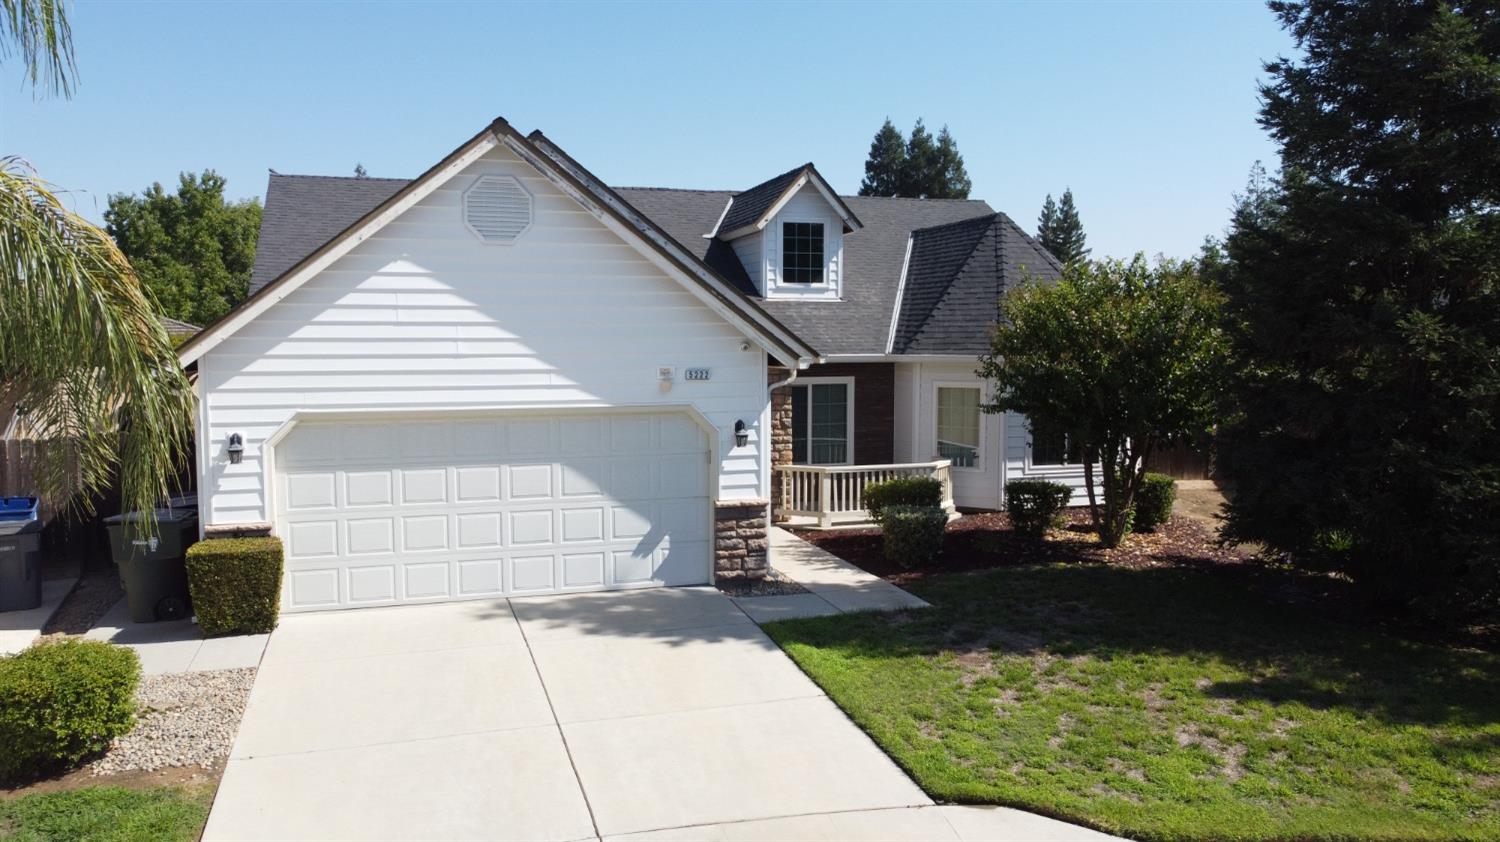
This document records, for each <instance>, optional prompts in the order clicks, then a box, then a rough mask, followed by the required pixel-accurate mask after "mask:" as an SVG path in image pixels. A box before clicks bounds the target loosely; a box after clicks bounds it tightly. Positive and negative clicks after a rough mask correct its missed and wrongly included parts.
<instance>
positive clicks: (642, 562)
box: [276, 413, 712, 611]
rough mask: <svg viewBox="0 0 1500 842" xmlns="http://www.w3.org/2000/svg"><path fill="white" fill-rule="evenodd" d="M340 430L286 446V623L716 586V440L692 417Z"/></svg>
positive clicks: (281, 451)
mask: <svg viewBox="0 0 1500 842" xmlns="http://www.w3.org/2000/svg"><path fill="white" fill-rule="evenodd" d="M335 426H337V425H332V424H317V425H308V426H306V427H304V428H299V429H298V430H294V431H293V433H292V434H291V435H290V436H288V437H287V439H286V441H284V442H283V444H282V445H278V446H277V459H276V463H277V473H278V475H279V476H278V478H277V479H278V481H277V485H276V488H277V489H278V491H279V492H280V494H279V497H278V501H277V503H278V512H277V524H278V526H277V530H278V533H279V534H281V535H283V536H285V537H286V540H287V549H288V564H287V567H288V570H287V585H286V594H285V597H284V608H285V609H286V610H291V611H295V610H309V609H315V608H330V607H339V606H350V607H353V606H367V605H386V604H398V603H402V602H431V601H441V600H447V599H464V598H480V597H485V596H495V595H506V594H530V593H556V592H562V591H579V590H598V589H601V588H612V587H645V586H650V585H655V584H701V583H704V582H706V581H707V580H708V578H709V558H710V549H711V545H710V542H709V540H708V539H709V538H710V536H711V532H712V530H711V527H710V524H709V517H710V514H711V512H710V505H709V501H708V488H709V482H708V472H709V465H708V458H707V447H708V438H707V435H706V434H704V433H703V431H702V430H701V429H700V428H699V427H698V426H697V425H696V424H695V423H694V422H692V421H691V420H689V419H687V418H686V417H685V416H678V415H672V414H666V415H652V414H634V415H616V414H610V413H600V414H598V415H593V416H571V415H570V416H559V417H553V418H541V417H535V418H505V419H498V420H490V419H482V418H480V419H475V418H468V419H461V420H454V421H433V420H430V419H428V420H422V421H418V422H396V421H384V422H377V421H361V422H359V423H356V424H351V425H349V426H350V429H349V431H348V434H347V435H342V434H341V435H330V434H329V433H328V429H329V428H330V427H335ZM304 435H305V436H306V438H304ZM309 441H311V442H318V443H320V445H321V446H322V447H324V448H328V447H331V448H332V449H331V450H330V449H319V448H314V447H311V446H308V445H307V444H306V442H309Z"/></svg>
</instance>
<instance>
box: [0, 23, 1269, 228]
mask: <svg viewBox="0 0 1500 842" xmlns="http://www.w3.org/2000/svg"><path fill="white" fill-rule="evenodd" d="M72 20H73V26H74V32H75V40H76V47H77V55H78V63H79V70H80V76H81V80H80V81H81V84H80V87H79V90H78V93H77V95H76V96H75V97H74V98H73V99H72V100H71V101H68V100H61V99H41V100H34V98H33V96H32V94H31V93H30V92H29V91H26V90H24V89H23V88H22V86H21V84H20V77H19V73H18V71H17V68H16V67H15V64H14V61H12V62H10V63H9V64H8V65H7V66H5V67H4V68H3V71H0V154H7V155H20V156H22V157H24V158H26V159H27V160H29V161H31V162H32V163H33V164H35V166H36V167H37V168H38V170H39V171H40V172H41V174H42V175H43V176H44V177H46V178H47V179H49V180H51V181H52V182H53V183H54V184H56V185H57V186H59V187H61V188H65V189H68V190H71V191H75V192H74V193H73V194H72V196H73V202H74V204H75V207H76V208H77V209H78V210H79V211H80V212H81V213H83V214H84V215H86V216H89V217H90V218H93V219H96V220H97V219H99V218H100V215H101V213H102V211H103V208H104V206H105V204H106V201H107V197H108V195H109V194H111V193H115V192H121V191H138V190H140V189H142V188H144V187H146V186H147V185H149V184H150V183H151V182H153V181H161V182H163V183H166V184H172V183H175V181H176V176H177V173H178V172H179V171H182V170H199V169H203V168H206V167H212V168H214V169H216V170H218V171H219V172H220V173H222V174H223V175H224V176H225V177H226V178H228V180H229V193H230V194H231V195H232V196H234V197H248V196H258V195H261V193H262V192H263V191H264V190H265V183H266V170H267V168H274V169H276V170H278V171H279V172H283V173H314V174H324V175H347V174H350V173H351V172H352V170H353V168H354V165H355V162H362V163H363V164H364V165H365V167H366V168H367V169H368V170H369V172H370V174H371V175H376V176H403V177H404V176H412V175H415V174H417V173H419V172H421V171H422V170H424V169H426V168H427V167H428V166H430V165H431V164H433V163H434V162H436V161H437V160H438V159H439V158H441V157H442V156H443V155H444V154H446V153H447V152H449V151H451V150H452V149H453V148H454V147H455V146H457V145H458V144H459V143H460V142H462V141H463V140H465V139H467V138H468V137H469V136H470V135H472V134H473V133H474V132H476V131H478V130H479V129H480V128H482V127H483V126H484V125H485V124H486V123H487V122H488V121H489V120H490V119H491V118H493V117H494V116H496V115H500V116H504V117H505V118H506V119H508V120H510V122H511V123H512V124H514V125H515V126H517V127H518V128H520V129H522V130H523V131H530V130H531V129H533V128H540V129H542V130H543V131H544V132H546V133H547V135H548V136H549V137H551V138H553V139H554V140H555V141H557V142H558V143H559V144H561V145H562V146H563V148H565V149H567V150H568V151H569V152H570V153H572V154H573V156H574V157H576V158H577V159H579V160H580V161H582V162H583V163H584V165H586V166H588V167H589V168H590V169H592V170H593V171H594V172H595V173H597V174H599V175H600V176H601V177H603V178H604V179H605V180H607V181H609V182H610V183H612V184H617V185H650V186H671V187H706V188H725V189H742V188H745V187H749V186H751V185H753V184H755V183H757V182H759V181H762V180H764V179H766V178H768V177H770V176H772V175H775V174H777V173H779V172H782V171H784V170H786V169H789V168H791V167H792V166H795V165H797V164H799V163H801V162H803V161H808V160H811V161H813V162H814V163H816V164H817V166H818V168H819V170H820V171H821V172H822V173H823V174H824V176H825V177H827V178H828V179H829V180H830V181H831V182H832V183H833V185H834V186H835V187H836V188H837V189H838V190H840V191H841V192H850V193H852V192H854V191H855V190H856V189H857V188H858V186H859V180H860V177H861V176H862V174H863V169H862V165H863V161H864V158H865V154H866V152H867V150H868V148H869V143H870V139H871V136H872V135H873V134H874V132H875V130H876V129H877V128H878V127H879V126H880V123H881V121H882V120H883V119H884V118H885V117H886V116H890V117H891V119H892V120H894V121H895V122H896V124H897V125H898V126H899V127H900V128H901V129H902V130H903V131H906V130H907V129H909V128H910V126H911V124H912V122H913V121H914V120H915V119H916V118H917V117H923V118H925V119H926V121H927V123H928V125H929V126H930V127H932V128H933V129H936V128H937V127H939V126H941V125H942V124H944V123H946V124H948V126H949V127H950V129H951V130H952V132H953V134H954V136H955V138H957V140H958V143H959V148H960V150H961V151H962V152H963V154H964V157H965V161H966V163H967V165H968V170H969V174H970V176H971V177H972V178H973V181H974V191H973V195H974V196H975V197H976V198H983V199H986V200H988V201H989V203H990V204H991V205H993V206H994V207H995V208H997V209H999V210H1003V211H1005V212H1006V213H1009V214H1010V215H1011V216H1012V217H1013V218H1015V219H1016V220H1017V221H1018V222H1020V223H1021V225H1022V226H1024V227H1026V228H1027V229H1028V230H1031V229H1034V228H1035V220H1036V216H1037V212H1038V210H1039V208H1040V206H1041V203H1042V199H1043V197H1044V196H1045V195H1046V194H1047V193H1048V192H1051V193H1054V194H1058V193H1061V192H1062V190H1063V188H1064V187H1066V186H1070V185H1071V186H1072V188H1073V192H1074V195H1075V197H1076V199H1077V201H1078V206H1079V209H1080V211H1081V213H1082V217H1083V222H1084V226H1085V230H1086V231H1087V233H1088V236H1089V244H1090V245H1091V246H1093V247H1094V253H1095V256H1100V255H1103V254H1110V255H1128V254H1130V253H1132V252H1135V251H1138V250H1139V251H1145V252H1147V253H1148V254H1155V253H1157V252H1163V253H1166V254H1169V255H1174V256H1186V255H1188V254H1191V253H1192V252H1193V251H1195V250H1196V248H1197V246H1198V244H1199V243H1200V242H1201V241H1202V239H1203V237H1204V236H1205V235H1207V234H1217V233H1219V232H1221V231H1222V230H1223V227H1224V225H1225V222H1226V220H1227V218H1228V210H1229V206H1230V203H1231V197H1232V194H1233V193H1234V192H1236V191H1238V190H1239V189H1241V188H1242V187H1243V186H1244V184H1245V179H1246V177H1247V174H1248V173H1249V170H1250V167H1251V165H1252V164H1253V163H1254V162H1255V161H1257V160H1263V161H1265V162H1267V164H1268V165H1270V164H1273V163H1274V161H1275V158H1276V156H1275V149H1274V147H1273V146H1272V145H1271V143H1270V142H1269V141H1268V140H1267V139H1266V138H1265V136H1264V134H1263V133H1262V132H1261V130H1260V129H1259V127H1257V126H1256V124H1255V113H1256V82H1257V80H1258V79H1259V78H1260V77H1261V75H1262V73H1261V69H1260V65H1261V62H1262V61H1263V60H1265V59H1269V58H1272V57H1274V56H1275V55H1277V54H1278V53H1288V52H1290V51H1291V49H1292V44H1291V42H1290V40H1289V39H1288V37H1287V36H1286V35H1284V34H1283V33H1282V32H1281V31H1280V30H1279V29H1278V27H1277V26H1276V23H1275V20H1274V19H1273V18H1272V16H1271V14H1270V12H1268V11H1267V10H1266V9H1265V7H1264V5H1262V4H1261V3H1259V2H1219V3H1214V2H1075V3H1062V2H1058V3H1045V2H1031V3H986V4H980V3H966V4H951V5H950V4H944V3H935V2H924V3H917V2H912V3H899V4H898V3H882V4H858V5H856V4H852V3H829V4H815V3H808V2H795V3H784V4H782V3H758V4H750V5H731V4H717V3H714V4H710V3H653V4H645V3H624V2H620V3H610V4H598V5H596V4H582V3H566V4H565V3H557V4H550V5H520V4H488V3H395V2H387V3H371V4H356V3H332V2H330V3H307V4H303V3H295V4H294V3H275V4H250V3H233V4H231V3H194V2H161V3H130V2H120V1H119V0H113V1H112V2H89V0H80V2H77V3H76V4H75V5H73V6H72Z"/></svg>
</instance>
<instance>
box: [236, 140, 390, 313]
mask: <svg viewBox="0 0 1500 842" xmlns="http://www.w3.org/2000/svg"><path fill="white" fill-rule="evenodd" d="M410 183H411V179H409V178H336V177H332V176H325V175H282V174H281V173H279V172H276V171H275V170H271V175H270V180H269V181H268V182H267V183H266V198H265V202H264V205H263V207H264V210H263V211H262V214H261V223H260V238H259V240H257V242H256V245H255V266H254V267H253V268H252V269H251V270H250V293H251V294H252V295H253V294H255V292H256V291H258V290H259V289H260V288H261V287H263V286H265V285H266V284H268V283H270V282H271V281H274V280H276V279H277V278H279V277H281V275H283V274H285V273H286V271H287V270H288V269H290V268H292V267H293V266H295V265H297V262H298V261H300V260H301V259H302V258H304V257H306V256H308V255H309V254H312V253H313V252H314V251H316V250H317V249H318V247H319V246H321V245H323V244H324V243H326V242H328V241H329V240H331V239H333V238H334V237H335V236H337V235H338V233H339V232H340V231H342V230H344V229H345V228H348V227H349V226H351V225H353V224H354V223H356V222H358V221H359V220H360V217H363V216H364V215H365V214H367V213H369V212H370V211H371V209H373V208H376V207H379V206H380V204H381V203H383V202H385V201H386V200H388V199H390V198H391V197H392V196H394V195H396V192H397V191H398V190H400V189H401V188H403V187H405V186H406V185H408V184H410Z"/></svg>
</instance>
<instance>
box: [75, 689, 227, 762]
mask: <svg viewBox="0 0 1500 842" xmlns="http://www.w3.org/2000/svg"><path fill="white" fill-rule="evenodd" d="M254 682H255V668H254V667H250V668H247V669H237V670H214V671H210V672H184V673H172V674H169V675H147V676H143V677H142V678H141V683H140V686H139V687H137V688H136V692H135V697H136V700H137V701H138V702H139V703H140V706H141V709H140V713H139V715H138V716H137V720H136V725H135V728H134V729H132V730H131V732H130V733H129V734H126V735H125V736H123V737H120V738H119V739H117V740H115V742H114V745H112V746H111V747H110V749H109V753H107V754H105V755H104V756H103V757H101V758H99V759H98V760H96V761H94V762H93V763H92V764H90V766H89V768H90V769H91V770H93V773H94V774H96V775H105V774H110V773H114V772H126V771H134V770H140V771H147V772H151V771H155V770H157V769H163V768H166V767H169V766H202V767H204V768H213V767H214V766H215V765H216V763H217V762H218V761H220V760H222V759H223V758H225V757H228V756H229V749H230V748H231V747H232V746H233V745H234V735H235V733H236V732H238V731H239V729H240V717H242V716H243V715H244V714H245V700H246V699H248V698H249V697H250V685H251V684H253V683H254Z"/></svg>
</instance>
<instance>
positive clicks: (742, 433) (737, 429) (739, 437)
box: [734, 421, 750, 447]
mask: <svg viewBox="0 0 1500 842" xmlns="http://www.w3.org/2000/svg"><path fill="white" fill-rule="evenodd" d="M749 443H750V431H749V430H747V429H745V422H744V421H736V422H734V446H735V447H744V446H745V445H747V444H749Z"/></svg>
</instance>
